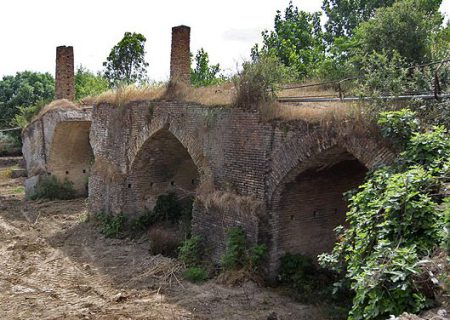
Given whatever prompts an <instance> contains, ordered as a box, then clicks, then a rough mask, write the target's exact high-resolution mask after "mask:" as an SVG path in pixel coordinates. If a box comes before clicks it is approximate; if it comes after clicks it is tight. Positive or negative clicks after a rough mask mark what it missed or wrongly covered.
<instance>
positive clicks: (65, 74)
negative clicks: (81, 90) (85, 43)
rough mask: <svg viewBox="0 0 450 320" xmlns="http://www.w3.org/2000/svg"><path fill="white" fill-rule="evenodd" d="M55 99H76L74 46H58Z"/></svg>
mask: <svg viewBox="0 0 450 320" xmlns="http://www.w3.org/2000/svg"><path fill="white" fill-rule="evenodd" d="M55 74H56V76H55V81H56V82H55V86H56V87H55V99H56V100H58V99H67V100H70V101H73V100H75V80H74V79H75V78H74V58H73V47H66V46H60V47H57V48H56V72H55Z"/></svg>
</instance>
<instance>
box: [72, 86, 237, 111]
mask: <svg viewBox="0 0 450 320" xmlns="http://www.w3.org/2000/svg"><path fill="white" fill-rule="evenodd" d="M233 95H234V86H233V84H232V83H230V82H226V83H223V84H221V85H217V86H209V87H200V88H195V87H190V86H186V85H183V84H166V85H158V86H144V87H136V86H133V85H130V86H125V87H120V88H118V89H113V90H109V91H107V92H104V93H102V94H100V95H99V96H96V97H86V98H84V99H82V100H81V101H80V103H81V104H82V105H98V104H101V103H106V104H110V105H114V106H123V105H125V104H127V103H129V102H133V101H164V100H176V101H182V102H192V103H198V104H201V105H205V106H216V105H229V104H231V103H232V100H233Z"/></svg>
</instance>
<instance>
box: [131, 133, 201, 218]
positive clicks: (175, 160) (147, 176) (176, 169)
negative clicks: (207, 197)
mask: <svg viewBox="0 0 450 320" xmlns="http://www.w3.org/2000/svg"><path fill="white" fill-rule="evenodd" d="M127 182H128V184H127V188H128V189H130V193H131V194H130V196H131V198H132V200H133V201H132V203H133V205H134V210H132V211H134V212H145V211H147V210H151V209H153V207H154V206H155V204H156V200H157V198H158V196H160V195H162V194H169V193H172V194H175V195H176V196H177V198H178V199H180V200H182V199H185V198H190V197H192V196H194V194H195V190H196V188H197V186H198V184H199V173H198V170H197V166H196V165H195V164H194V161H193V160H192V158H191V156H190V155H189V152H188V151H187V149H186V148H185V147H184V146H183V145H182V144H181V142H180V141H179V140H178V139H177V138H176V137H175V136H174V135H173V134H172V133H171V132H169V131H168V130H166V129H163V130H161V131H159V132H157V133H156V134H154V135H153V136H152V137H151V138H149V139H148V140H147V141H146V142H145V143H144V145H143V146H142V148H141V150H139V152H138V154H137V156H136V158H135V160H134V162H133V165H132V168H131V174H130V176H129V178H128V181H127Z"/></svg>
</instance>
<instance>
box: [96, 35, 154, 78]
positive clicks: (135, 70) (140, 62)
mask: <svg viewBox="0 0 450 320" xmlns="http://www.w3.org/2000/svg"><path fill="white" fill-rule="evenodd" d="M145 41H147V39H146V38H145V37H144V36H143V35H142V34H140V33H134V32H133V33H131V32H125V34H124V36H123V38H122V40H120V41H119V43H117V45H115V46H114V47H113V48H112V49H111V52H110V53H109V56H108V57H107V58H106V61H105V62H103V66H104V67H105V77H106V78H107V79H108V81H109V84H110V86H111V87H114V86H116V85H118V84H119V83H121V82H122V83H126V84H132V83H136V82H139V83H142V82H144V81H145V80H146V77H147V70H146V68H147V67H148V63H147V62H146V61H145V48H144V47H145Z"/></svg>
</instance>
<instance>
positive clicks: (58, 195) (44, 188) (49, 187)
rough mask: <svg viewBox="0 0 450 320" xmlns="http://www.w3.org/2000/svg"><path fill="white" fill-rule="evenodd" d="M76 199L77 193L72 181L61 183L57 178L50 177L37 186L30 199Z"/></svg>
mask: <svg viewBox="0 0 450 320" xmlns="http://www.w3.org/2000/svg"><path fill="white" fill-rule="evenodd" d="M75 197H76V192H75V189H74V188H73V183H72V182H71V181H69V180H67V179H65V180H64V181H63V182H60V181H58V179H57V178H56V177H55V176H50V177H45V178H44V179H42V180H41V181H40V182H39V183H38V184H37V185H36V187H35V189H34V192H33V193H32V194H31V196H30V199H31V200H37V199H48V200H56V199H59V200H69V199H74V198H75Z"/></svg>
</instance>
